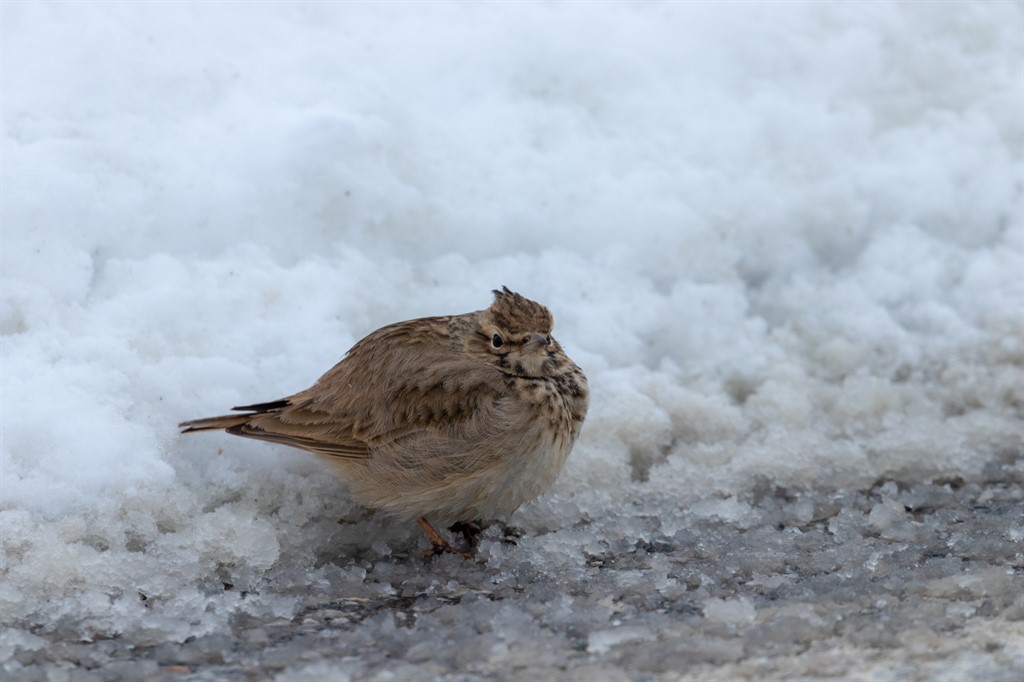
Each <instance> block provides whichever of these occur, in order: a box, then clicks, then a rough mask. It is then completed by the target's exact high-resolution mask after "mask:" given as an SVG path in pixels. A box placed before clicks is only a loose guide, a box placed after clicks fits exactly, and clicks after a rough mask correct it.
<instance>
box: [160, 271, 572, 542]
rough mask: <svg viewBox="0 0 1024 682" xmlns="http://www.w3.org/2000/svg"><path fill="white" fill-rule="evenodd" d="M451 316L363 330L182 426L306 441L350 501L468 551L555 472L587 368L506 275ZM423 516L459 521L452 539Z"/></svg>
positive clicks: (568, 446) (568, 442) (452, 525)
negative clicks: (277, 387) (291, 383)
mask: <svg viewBox="0 0 1024 682" xmlns="http://www.w3.org/2000/svg"><path fill="white" fill-rule="evenodd" d="M492 293H493V294H494V298H493V301H492V303H491V305H490V306H489V307H488V308H486V309H484V310H478V311H475V312H470V313H465V314H461V315H448V316H437V317H424V318H419V319H414V320H408V321H405V322H397V323H395V324H390V325H387V326H385V327H381V328H380V329H378V330H376V331H374V332H371V333H370V334H369V335H367V336H366V337H365V338H363V339H362V340H361V341H359V342H358V343H356V344H355V345H354V346H352V348H351V349H350V350H349V351H348V352H347V353H346V354H345V356H344V357H343V358H342V359H341V360H340V361H339V362H338V363H337V364H336V365H334V367H332V368H331V369H330V370H328V371H327V372H326V373H325V374H324V375H323V376H321V377H320V378H319V379H318V380H317V381H316V382H315V383H314V384H313V386H311V387H310V388H307V389H305V390H303V391H299V392H298V393H295V394H294V395H291V396H288V397H286V398H281V399H279V400H273V401H270V402H265V403H255V404H252V405H243V406H239V407H233V408H231V409H232V411H234V412H238V413H239V414H229V415H222V416H217V417H207V418H203V419H194V420H191V421H185V422H182V423H181V424H179V427H180V428H181V432H182V433H192V432H196V431H216V430H223V431H226V432H227V433H229V434H232V435H236V436H243V437H245V438H255V439H257V440H262V441H268V442H271V443H279V444H282V445H288V446H291V447H295V448H300V449H303V450H307V451H309V452H312V453H315V454H316V455H319V456H320V457H321V458H323V459H324V460H326V461H327V462H328V463H329V464H330V465H331V467H332V468H333V469H334V471H335V473H336V474H338V476H339V477H340V478H341V479H342V481H343V482H344V483H345V484H347V487H348V489H349V491H350V493H351V495H352V497H353V499H354V500H356V501H357V502H358V503H360V504H362V505H364V506H366V507H369V508H372V509H378V510H381V511H382V512H384V513H385V514H388V515H390V516H393V517H397V518H400V519H405V520H409V521H411V520H413V519H415V521H416V523H417V525H418V526H419V527H420V529H421V530H422V531H423V532H424V534H425V535H426V537H427V539H428V540H429V541H430V543H431V549H430V550H428V551H427V552H426V555H427V556H429V555H437V554H442V553H445V552H451V553H457V554H463V555H464V556H467V557H468V556H471V555H472V551H473V550H474V548H475V545H476V540H477V535H478V534H479V533H480V532H481V526H480V523H482V522H485V521H490V520H495V519H499V518H502V517H506V516H508V515H510V514H512V513H513V512H514V511H516V510H517V509H518V508H519V507H520V506H522V505H523V504H525V503H526V502H529V501H531V500H533V499H535V498H536V497H538V496H539V495H541V494H542V493H543V492H545V491H546V490H547V489H548V488H550V487H551V485H552V484H553V483H554V481H555V479H556V478H557V477H558V475H559V473H560V472H561V470H562V467H563V465H564V464H565V462H566V459H567V458H568V456H569V453H570V451H571V450H572V447H573V445H574V444H575V442H576V440H577V438H578V437H579V434H580V429H581V427H582V425H583V422H584V420H585V419H586V415H587V407H588V405H589V397H590V392H589V388H588V385H587V378H586V375H585V374H584V373H583V370H582V369H580V367H579V366H578V365H576V363H575V362H573V361H572V360H571V359H570V358H569V356H568V355H566V353H565V351H564V350H563V349H562V346H561V345H560V344H559V343H558V341H556V340H555V338H554V337H553V336H552V335H551V331H552V327H553V325H554V318H553V317H552V315H551V312H550V311H549V310H548V309H547V308H546V307H545V306H543V305H541V304H540V303H537V302H536V301H532V300H530V299H528V298H526V297H525V296H522V295H521V294H518V293H515V292H513V291H511V290H510V289H509V288H508V287H502V288H501V289H500V290H499V289H495V290H493V292H492ZM430 519H433V520H434V522H439V523H441V524H443V525H445V526H447V527H448V529H449V531H451V532H453V533H461V534H462V535H463V537H464V539H465V541H466V543H467V544H468V546H469V549H468V550H466V551H462V550H457V549H455V548H454V547H453V546H452V545H451V544H450V543H448V542H447V540H445V539H444V536H442V535H441V533H440V532H438V531H437V529H436V528H435V527H434V525H433V524H432V523H431V521H430Z"/></svg>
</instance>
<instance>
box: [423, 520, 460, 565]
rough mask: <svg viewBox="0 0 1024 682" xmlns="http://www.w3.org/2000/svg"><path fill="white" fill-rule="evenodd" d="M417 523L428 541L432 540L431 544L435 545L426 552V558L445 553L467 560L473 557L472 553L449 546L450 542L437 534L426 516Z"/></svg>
mask: <svg viewBox="0 0 1024 682" xmlns="http://www.w3.org/2000/svg"><path fill="white" fill-rule="evenodd" d="M416 523H417V525H419V527H420V529H421V530H422V531H423V533H424V534H425V535H426V536H427V539H428V540H430V544H431V545H433V547H431V548H430V549H428V550H427V551H426V552H424V554H423V556H424V557H430V556H437V555H438V554H444V553H445V552H449V553H451V554H461V555H462V556H464V557H466V558H469V557H470V556H472V553H470V552H460V551H459V550H457V549H455V548H454V547H452V546H451V545H449V544H448V541H447V540H445V539H444V538H443V537H441V534H440V533H438V532H437V529H436V528H434V527H433V526H431V525H430V521H427V517H426V516H421V517H419V518H418V519H416Z"/></svg>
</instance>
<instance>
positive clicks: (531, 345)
mask: <svg viewBox="0 0 1024 682" xmlns="http://www.w3.org/2000/svg"><path fill="white" fill-rule="evenodd" d="M547 345H548V337H547V336H546V335H544V334H534V335H533V336H531V337H530V340H529V341H527V342H526V347H527V348H528V349H530V350H537V349H538V348H545V347H546V346H547Z"/></svg>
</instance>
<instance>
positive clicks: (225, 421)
mask: <svg viewBox="0 0 1024 682" xmlns="http://www.w3.org/2000/svg"><path fill="white" fill-rule="evenodd" d="M287 406H288V400H275V401H273V402H270V403H259V404H256V405H244V406H242V407H232V408H231V409H232V410H242V411H245V412H246V414H224V415H221V416H219V417H206V418H205V419H192V420H190V421H187V422H181V423H180V424H178V427H179V428H180V429H181V432H182V433H191V432H192V431H218V430H221V429H232V428H236V427H239V426H245V425H246V424H248V423H249V420H250V419H252V418H253V417H255V416H256V415H258V414H266V413H267V412H276V411H278V410H280V409H282V408H284V407H287Z"/></svg>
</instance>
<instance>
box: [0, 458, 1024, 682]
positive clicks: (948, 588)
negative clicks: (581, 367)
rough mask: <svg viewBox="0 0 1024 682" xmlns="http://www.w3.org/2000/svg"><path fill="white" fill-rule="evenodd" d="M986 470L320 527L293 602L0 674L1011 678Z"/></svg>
mask: <svg viewBox="0 0 1024 682" xmlns="http://www.w3.org/2000/svg"><path fill="white" fill-rule="evenodd" d="M987 474H988V478H987V480H984V481H981V482H978V483H970V484H965V483H963V481H956V480H953V481H948V482H945V483H941V484H934V485H920V484H918V485H901V484H900V483H899V482H894V481H886V482H881V483H879V485H876V486H874V487H873V488H872V489H871V490H869V491H864V492H859V493H834V494H820V493H813V492H809V493H802V494H801V493H794V492H788V491H785V490H780V489H778V488H774V487H772V486H771V485H769V484H765V485H763V486H760V487H758V488H755V489H753V490H751V491H749V492H748V493H747V494H745V495H743V496H741V497H740V498H739V499H738V500H736V505H737V506H739V507H741V508H742V511H741V512H740V513H738V514H737V513H736V511H735V510H729V509H724V510H723V514H722V516H718V515H716V514H712V515H711V516H710V517H707V518H700V519H694V518H693V517H692V516H691V515H690V514H689V513H688V512H687V511H686V510H679V509H674V508H673V504H672V502H671V501H670V500H665V499H652V498H650V497H646V498H645V497H639V496H638V497H637V498H636V499H632V500H630V503H631V504H630V506H629V507H628V509H629V511H628V512H627V513H625V514H622V515H619V516H618V517H617V518H615V519H605V520H594V521H587V522H584V523H583V524H582V525H584V526H585V527H587V528H588V532H587V533H584V532H581V530H579V529H574V528H566V529H562V530H559V531H555V532H549V533H540V534H536V535H533V534H531V535H527V536H524V537H521V538H519V540H518V543H519V544H518V546H513V545H511V544H508V543H505V542H503V541H502V540H501V537H502V536H503V533H502V532H501V531H500V530H499V529H498V528H496V527H492V528H491V529H489V530H488V532H487V536H486V537H487V539H485V540H484V542H483V544H482V546H481V548H480V551H479V554H478V556H477V557H476V558H475V559H472V560H468V561H467V560H464V559H462V558H459V557H456V556H444V557H440V558H434V559H427V560H424V559H421V558H420V557H419V555H418V551H419V550H420V549H422V546H423V542H422V541H420V539H419V538H417V537H415V536H413V537H411V538H410V539H409V540H408V541H407V542H400V543H398V547H399V548H400V551H401V552H402V553H399V551H398V550H396V552H395V553H393V554H391V555H390V556H379V555H377V554H378V553H377V552H375V551H373V550H372V549H370V547H368V546H363V547H359V546H358V545H356V546H352V547H348V548H346V551H345V552H344V553H341V552H337V551H332V550H329V549H327V548H326V547H323V548H321V549H323V550H325V551H327V552H328V553H327V554H325V555H324V556H323V557H322V560H323V561H324V562H326V567H327V571H326V572H325V574H324V575H325V576H327V579H326V580H324V581H320V582H319V583H318V584H316V585H311V586H309V587H308V589H306V590H302V602H303V606H302V608H301V609H300V611H299V613H297V614H296V616H295V617H293V618H276V619H272V620H267V619H261V618H252V617H238V618H235V619H233V620H232V622H231V623H230V626H229V627H227V628H225V629H224V630H223V631H219V632H215V633H212V634H208V635H204V636H201V637H198V638H195V639H192V640H190V641H187V642H185V643H183V644H172V643H163V644H156V645H152V646H147V645H139V646H135V647H132V646H130V645H128V644H127V643H125V642H124V641H122V640H120V639H119V638H116V637H115V638H112V639H104V640H100V641H96V642H92V643H74V642H68V641H61V640H60V638H52V637H45V636H44V637H43V638H42V639H41V640H39V641H36V643H35V645H34V646H33V647H32V648H31V649H32V650H23V651H22V652H20V653H19V654H18V655H17V656H15V657H14V659H13V660H12V661H9V662H8V663H7V667H6V674H5V678H6V679H8V680H61V679H67V680H75V681H78V680H82V681H90V680H117V679H148V680H161V679H176V680H214V679H218V680H220V679H223V680H257V679H267V678H273V679H278V680H312V679H324V680H346V679H375V680H389V679H421V680H422V679H442V680H476V679H494V680H497V679H578V680H675V679H745V678H765V677H771V678H780V677H781V678H786V679H799V678H807V679H831V678H839V679H880V680H959V679H966V678H970V679H977V680H981V679H984V680H993V681H996V680H1005V681H1007V682H1011V681H1015V680H1019V679H1020V678H1021V675H1022V674H1024V589H1022V588H1024V546H1022V543H1021V540H1022V538H1024V485H1022V482H1024V481H1022V477H1021V467H1020V461H1019V460H1017V461H1016V462H1007V463H1004V464H1003V465H993V466H991V467H990V468H989V469H988V471H987ZM665 519H670V520H671V523H665V522H664V521H665ZM589 532H593V533H594V535H593V536H590V535H589ZM585 538H589V539H585ZM351 550H355V551H354V552H352V551H351ZM406 552H411V555H410V554H407V553H406ZM22 666H24V667H22Z"/></svg>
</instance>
